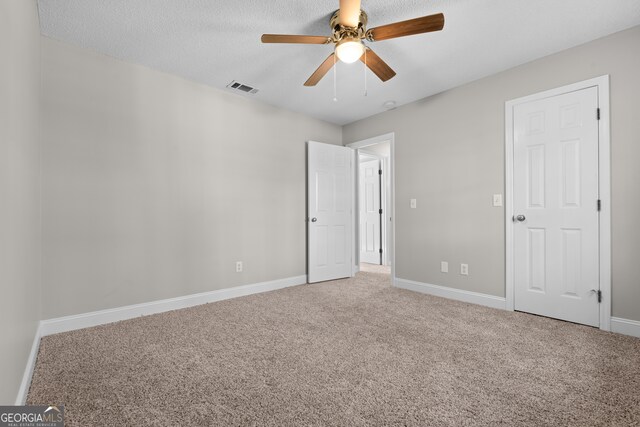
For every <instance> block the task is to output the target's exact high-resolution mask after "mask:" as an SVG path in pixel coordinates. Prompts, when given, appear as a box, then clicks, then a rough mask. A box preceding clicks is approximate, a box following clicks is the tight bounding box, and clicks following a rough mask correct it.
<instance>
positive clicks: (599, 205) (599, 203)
mask: <svg viewBox="0 0 640 427" xmlns="http://www.w3.org/2000/svg"><path fill="white" fill-rule="evenodd" d="M600 210H602V202H601V201H600V199H598V212H600Z"/></svg>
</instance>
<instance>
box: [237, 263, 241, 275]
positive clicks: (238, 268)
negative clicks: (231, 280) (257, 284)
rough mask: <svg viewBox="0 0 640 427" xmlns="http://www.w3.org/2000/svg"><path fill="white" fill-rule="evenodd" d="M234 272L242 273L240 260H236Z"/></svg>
mask: <svg viewBox="0 0 640 427" xmlns="http://www.w3.org/2000/svg"><path fill="white" fill-rule="evenodd" d="M236 273H242V261H238V262H236Z"/></svg>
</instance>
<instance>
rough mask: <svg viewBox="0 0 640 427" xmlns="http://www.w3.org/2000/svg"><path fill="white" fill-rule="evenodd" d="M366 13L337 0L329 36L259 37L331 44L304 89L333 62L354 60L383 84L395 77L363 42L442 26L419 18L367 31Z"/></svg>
mask: <svg viewBox="0 0 640 427" xmlns="http://www.w3.org/2000/svg"><path fill="white" fill-rule="evenodd" d="M367 20H368V18H367V14H366V13H365V12H364V11H363V10H361V9H360V0H340V9H338V10H337V11H336V12H335V13H334V14H333V16H332V17H331V19H330V20H329V26H330V27H331V33H332V34H331V36H329V37H327V36H302V35H288V34H263V35H262V43H302V44H331V43H333V44H335V50H334V52H333V53H331V55H329V57H328V58H327V59H325V60H324V62H323V63H322V64H320V66H319V67H318V69H317V70H316V71H315V72H314V73H313V74H312V75H311V77H309V79H308V80H307V81H306V82H305V83H304V85H305V86H315V85H316V84H318V82H319V81H320V80H321V79H322V77H324V75H325V74H327V72H328V71H329V70H330V69H331V68H332V67H333V65H334V64H335V61H336V57H337V59H339V60H341V61H342V62H345V63H348V64H350V63H353V62H356V61H357V60H358V59H359V60H360V61H362V62H363V63H364V64H365V65H366V66H367V67H369V69H370V70H371V71H372V72H373V73H374V74H375V75H376V76H378V77H379V78H380V80H382V81H383V82H386V81H387V80H389V79H390V78H392V77H393V76H395V75H396V72H395V71H393V70H392V69H391V67H389V66H388V65H387V64H386V63H385V62H384V61H383V60H382V59H380V57H379V56H378V55H376V53H375V52H374V51H373V50H371V48H369V47H368V46H365V45H364V43H363V41H364V40H367V41H370V42H377V41H381V40H388V39H394V38H396V37H404V36H411V35H414V34H422V33H428V32H431V31H440V30H442V28H443V27H444V15H443V14H442V13H438V14H435V15H429V16H423V17H421V18H415V19H409V20H407V21H401V22H396V23H393V24H387V25H382V26H380V27H376V28H370V29H367Z"/></svg>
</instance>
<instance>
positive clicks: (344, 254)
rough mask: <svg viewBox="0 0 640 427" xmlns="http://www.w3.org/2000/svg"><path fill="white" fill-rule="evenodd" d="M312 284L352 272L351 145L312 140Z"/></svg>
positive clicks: (309, 210) (310, 233) (310, 153)
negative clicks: (342, 145)
mask: <svg viewBox="0 0 640 427" xmlns="http://www.w3.org/2000/svg"><path fill="white" fill-rule="evenodd" d="M307 148H308V149H307V167H308V170H307V174H308V189H307V192H308V206H307V211H308V214H309V221H308V229H307V233H308V248H309V253H308V258H309V259H308V269H309V278H308V281H309V283H315V282H321V281H324V280H333V279H339V278H343V277H350V276H351V273H352V267H351V264H352V262H351V261H352V260H351V258H352V256H351V255H352V234H351V230H352V225H351V224H352V221H353V219H352V218H353V214H352V209H351V206H352V197H353V195H352V191H351V182H352V179H351V173H352V172H351V171H352V161H351V159H352V153H353V151H352V150H351V149H350V148H346V147H341V146H337V145H330V144H322V143H319V142H309V143H308V147H307Z"/></svg>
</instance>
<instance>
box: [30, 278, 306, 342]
mask: <svg viewBox="0 0 640 427" xmlns="http://www.w3.org/2000/svg"><path fill="white" fill-rule="evenodd" d="M304 283H307V276H296V277H289V278H286V279H280V280H272V281H269V282H262V283H254V284H250V285H244V286H236V287H234V288H227V289H219V290H215V291H211V292H203V293H199V294H192V295H185V296H182V297H176V298H169V299H164V300H159V301H152V302H147V303H142V304H135V305H128V306H125V307H118V308H112V309H107V310H100V311H94V312H90V313H83V314H77V315H73V316H66V317H58V318H55V319H48V320H43V321H41V322H40V336H42V337H44V336H47V335H51V334H57V333H60V332H68V331H74V330H76V329H83V328H89V327H91V326H98V325H104V324H106V323H113V322H118V321H120V320H127V319H132V318H134V317H139V316H148V315H150V314H156V313H162V312H165V311H171V310H178V309H181V308H187V307H193V306H196V305H201V304H207V303H210V302H215V301H222V300H226V299H231V298H237V297H241V296H246V295H252V294H258V293H261V292H268V291H274V290H276V289H282V288H287V287H290V286H297V285H302V284H304Z"/></svg>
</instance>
